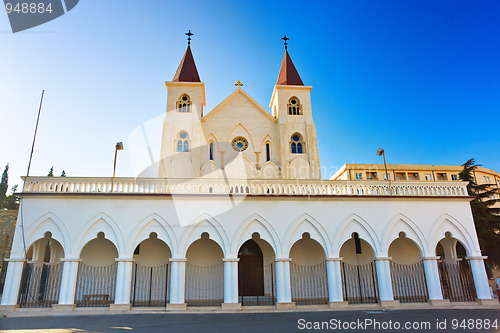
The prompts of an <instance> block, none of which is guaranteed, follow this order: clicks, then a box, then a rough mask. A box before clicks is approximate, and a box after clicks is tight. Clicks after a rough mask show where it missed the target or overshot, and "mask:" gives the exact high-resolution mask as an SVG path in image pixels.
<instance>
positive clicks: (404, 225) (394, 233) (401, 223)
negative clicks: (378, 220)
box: [381, 213, 429, 256]
mask: <svg viewBox="0 0 500 333" xmlns="http://www.w3.org/2000/svg"><path fill="white" fill-rule="evenodd" d="M400 232H404V233H405V234H406V238H409V239H411V240H412V241H414V242H415V243H416V244H417V246H418V247H419V248H420V252H421V254H422V256H425V255H426V253H427V252H428V250H429V248H428V246H427V240H426V238H425V236H424V234H423V232H422V230H420V228H419V227H418V225H417V224H416V223H415V222H413V221H412V220H411V219H410V218H409V217H407V216H405V215H403V214H401V213H400V214H397V215H396V216H394V217H393V218H392V219H391V220H390V221H389V223H387V225H386V227H385V229H384V232H383V234H382V244H381V246H382V249H383V250H384V252H388V251H389V247H390V246H391V244H392V242H393V241H394V240H395V239H397V238H398V237H399V233H400Z"/></svg>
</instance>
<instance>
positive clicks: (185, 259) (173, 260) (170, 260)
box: [169, 258, 187, 262]
mask: <svg viewBox="0 0 500 333" xmlns="http://www.w3.org/2000/svg"><path fill="white" fill-rule="evenodd" d="M169 262H187V258H170V259H169Z"/></svg>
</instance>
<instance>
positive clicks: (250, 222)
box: [229, 214, 282, 258]
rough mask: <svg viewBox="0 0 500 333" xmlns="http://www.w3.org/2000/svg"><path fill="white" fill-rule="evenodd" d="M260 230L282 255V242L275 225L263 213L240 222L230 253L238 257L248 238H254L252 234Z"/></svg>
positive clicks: (275, 252) (262, 235)
mask: <svg viewBox="0 0 500 333" xmlns="http://www.w3.org/2000/svg"><path fill="white" fill-rule="evenodd" d="M255 232H258V233H259V235H260V238H261V239H263V240H265V241H266V242H268V243H269V245H271V247H272V248H273V250H274V254H275V255H276V256H278V255H281V254H282V253H281V242H280V239H279V236H278V233H277V232H276V230H275V229H274V228H273V226H272V225H271V224H270V223H269V222H268V221H267V220H266V219H265V218H263V217H262V216H261V215H259V214H252V215H251V216H249V217H248V218H247V219H246V220H245V222H243V223H242V224H240V226H239V227H238V230H236V232H235V233H234V235H233V240H232V242H231V250H230V253H229V254H230V255H231V256H233V257H234V258H236V257H237V256H238V250H239V248H240V247H241V245H243V243H245V242H246V241H247V240H249V239H252V234H253V233H255Z"/></svg>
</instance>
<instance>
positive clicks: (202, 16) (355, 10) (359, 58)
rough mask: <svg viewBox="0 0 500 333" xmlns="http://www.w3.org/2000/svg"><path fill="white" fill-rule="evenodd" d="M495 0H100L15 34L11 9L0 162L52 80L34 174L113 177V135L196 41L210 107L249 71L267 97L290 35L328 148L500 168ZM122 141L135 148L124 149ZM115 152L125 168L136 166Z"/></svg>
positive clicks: (28, 130) (12, 150)
mask: <svg viewBox="0 0 500 333" xmlns="http://www.w3.org/2000/svg"><path fill="white" fill-rule="evenodd" d="M499 17H500V2H499V1H459V0H453V1H434V0H433V1H426V0H418V1H412V0H405V1H399V0H398V1H396V0H394V1H382V0H380V1H371V0H367V1H338V0H334V1H324V2H303V1H288V2H286V3H284V2H278V1H245V2H243V1H176V2H173V1H140V2H139V1H117V0H107V1H97V0H82V1H80V3H79V4H78V5H77V6H76V7H75V8H74V9H73V10H72V11H70V12H69V13H67V14H65V15H64V16H62V17H60V18H58V19H56V20H54V21H52V22H49V23H47V24H44V25H42V26H39V27H36V28H33V29H31V30H28V31H26V32H20V33H17V34H12V33H11V32H10V25H9V23H8V19H7V15H6V13H5V11H3V10H0V44H1V46H2V52H0V61H1V64H2V66H1V70H0V73H1V75H0V167H2V168H3V166H4V165H5V163H7V162H10V164H11V172H10V184H11V185H13V184H16V183H20V180H19V176H20V175H22V174H23V173H25V172H26V166H27V162H28V157H29V149H30V147H31V140H32V135H33V129H34V125H35V121H36V113H37V109H38V103H39V99H40V94H41V90H42V89H45V90H46V95H45V101H44V106H43V111H42V117H41V121H40V127H39V135H38V138H37V143H36V149H35V154H34V159H33V164H32V170H31V174H32V175H46V174H47V171H48V170H49V168H50V167H51V166H52V165H54V167H55V172H56V174H57V175H58V174H60V172H61V171H62V169H64V170H65V171H66V173H67V174H68V175H69V176H110V175H111V174H112V166H113V154H114V144H115V142H117V141H124V142H126V141H127V138H128V136H129V135H130V133H131V132H132V131H133V130H134V128H136V127H137V126H139V125H140V124H142V123H144V122H147V121H148V120H150V119H152V118H154V117H156V116H159V115H162V114H164V112H165V98H166V92H165V86H164V81H169V80H171V79H172V77H173V75H174V73H175V70H176V69H177V66H178V65H179V62H180V60H181V58H182V55H183V53H184V51H185V48H186V41H185V36H184V33H185V32H186V31H187V30H188V29H191V31H193V32H194V34H195V35H194V36H193V43H192V50H193V54H194V57H195V61H196V64H197V67H198V72H199V74H200V77H201V79H202V81H204V82H205V85H206V97H207V108H206V109H205V110H206V112H207V111H209V110H211V109H212V108H213V107H214V106H216V105H217V104H218V103H219V102H220V101H222V100H223V99H224V98H225V97H226V96H227V95H229V94H230V93H231V92H232V91H233V90H234V89H235V87H234V82H236V81H237V80H241V81H242V82H243V83H244V86H243V89H244V90H245V91H247V92H248V93H249V94H250V95H251V96H252V97H253V98H254V99H255V100H257V102H259V103H260V104H261V105H262V106H264V107H265V108H266V109H268V105H269V100H270V98H271V94H272V90H273V86H274V84H275V83H276V79H277V77H278V72H279V67H280V64H281V60H282V57H283V44H282V40H281V39H280V38H281V37H282V36H283V34H287V36H288V37H290V38H291V39H290V41H289V52H290V55H291V57H292V59H293V61H294V63H295V66H296V67H297V69H298V71H299V73H300V75H301V77H302V80H303V81H304V83H305V84H306V85H312V86H313V90H312V103H313V116H314V120H315V123H316V129H317V134H318V139H319V149H320V159H321V163H322V165H323V166H324V167H326V168H327V169H328V171H329V174H324V175H323V177H324V178H327V177H329V176H331V173H333V172H334V171H335V169H336V168H338V167H340V166H342V165H343V164H344V163H381V162H382V161H381V158H380V157H378V156H376V154H375V152H376V151H377V148H378V147H383V148H384V149H385V151H386V156H387V160H388V163H398V164H462V163H464V162H465V161H466V160H467V159H468V158H470V157H475V158H476V159H477V160H478V162H479V163H481V164H483V165H484V166H485V167H487V168H491V169H494V170H497V171H500V158H499V148H500V137H499V136H498V134H497V133H498V126H499V110H500V62H499V59H500V20H499V19H498V18H499ZM125 148H127V146H126V147H125ZM133 174H134V173H133V170H132V167H131V162H130V160H129V157H128V155H127V154H126V153H120V156H119V160H118V167H117V175H118V176H133Z"/></svg>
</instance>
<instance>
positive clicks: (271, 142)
mask: <svg viewBox="0 0 500 333" xmlns="http://www.w3.org/2000/svg"><path fill="white" fill-rule="evenodd" d="M266 142H269V143H270V144H271V147H272V145H273V144H274V140H273V138H271V136H270V135H269V134H267V135H266V136H265V137H264V139H262V143H261V144H260V146H261V147H264V145H265V144H266Z"/></svg>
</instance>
